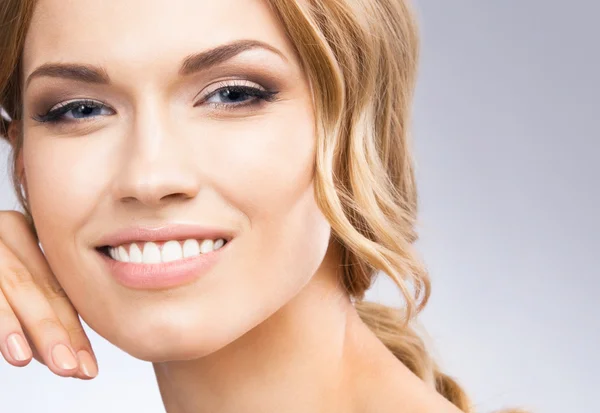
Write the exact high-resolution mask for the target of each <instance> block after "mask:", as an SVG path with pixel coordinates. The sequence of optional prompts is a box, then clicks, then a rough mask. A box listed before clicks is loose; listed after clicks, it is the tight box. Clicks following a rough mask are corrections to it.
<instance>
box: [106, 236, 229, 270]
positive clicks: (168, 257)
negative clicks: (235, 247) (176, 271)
mask: <svg viewBox="0 0 600 413" xmlns="http://www.w3.org/2000/svg"><path fill="white" fill-rule="evenodd" d="M225 243H226V241H225V240H224V239H222V238H219V239H217V240H214V241H213V240H211V239H205V240H202V241H201V242H198V241H197V240H195V239H188V240H185V242H183V244H182V243H181V242H179V241H175V240H173V241H167V242H165V243H164V244H163V245H162V247H159V246H158V245H157V244H156V243H154V242H145V243H143V245H142V246H141V249H140V246H138V244H136V243H132V244H124V245H120V246H118V247H110V248H108V254H109V255H110V257H111V258H112V259H114V260H116V261H120V262H131V263H137V264H141V263H143V264H158V263H161V262H171V261H177V260H181V259H184V258H188V257H195V256H198V255H201V254H206V253H209V252H212V251H216V250H218V249H220V248H221V247H223V245H225ZM140 244H141V243H140Z"/></svg>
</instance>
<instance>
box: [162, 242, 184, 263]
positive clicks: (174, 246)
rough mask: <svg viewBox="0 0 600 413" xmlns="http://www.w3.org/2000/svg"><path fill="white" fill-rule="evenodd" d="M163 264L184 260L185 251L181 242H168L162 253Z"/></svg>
mask: <svg viewBox="0 0 600 413" xmlns="http://www.w3.org/2000/svg"><path fill="white" fill-rule="evenodd" d="M160 255H161V258H162V262H170V261H177V260H180V259H181V258H183V251H182V249H181V244H180V243H179V241H169V242H166V243H165V244H164V245H163V247H162V250H161V252H160Z"/></svg>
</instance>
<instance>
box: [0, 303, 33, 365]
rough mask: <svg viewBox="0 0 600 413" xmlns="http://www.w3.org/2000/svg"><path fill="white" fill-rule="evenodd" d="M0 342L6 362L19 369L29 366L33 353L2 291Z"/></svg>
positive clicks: (0, 349)
mask: <svg viewBox="0 0 600 413" xmlns="http://www.w3.org/2000/svg"><path fill="white" fill-rule="evenodd" d="M0 340H1V341H0V352H1V353H2V356H3V357H4V359H5V360H6V361H8V362H9V363H10V364H12V365H13V366H17V367H23V366H26V365H28V364H29V362H30V361H31V357H32V356H33V353H32V351H31V348H30V347H29V343H27V339H26V338H25V334H24V332H23V329H22V328H21V323H19V320H18V319H17V316H16V315H15V313H14V312H13V310H12V308H10V305H8V301H6V297H4V294H2V291H0Z"/></svg>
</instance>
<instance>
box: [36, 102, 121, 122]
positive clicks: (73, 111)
mask: <svg viewBox="0 0 600 413" xmlns="http://www.w3.org/2000/svg"><path fill="white" fill-rule="evenodd" d="M114 113H115V112H114V111H113V110H112V109H111V108H109V107H108V106H106V105H104V104H103V103H100V102H97V101H94V100H74V101H71V102H66V103H60V104H58V105H56V106H54V107H53V108H52V109H50V110H49V111H48V112H46V113H45V114H42V115H37V116H34V119H35V120H37V121H38V122H42V123H44V122H49V123H61V122H81V121H85V120H86V119H91V118H94V117H96V116H99V115H104V116H110V115H114Z"/></svg>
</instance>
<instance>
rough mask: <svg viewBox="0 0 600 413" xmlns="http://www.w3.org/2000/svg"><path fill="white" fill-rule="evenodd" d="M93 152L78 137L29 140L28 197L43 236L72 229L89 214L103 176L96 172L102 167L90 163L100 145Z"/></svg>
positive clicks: (26, 162)
mask: <svg viewBox="0 0 600 413" xmlns="http://www.w3.org/2000/svg"><path fill="white" fill-rule="evenodd" d="M28 141H29V142H31V143H29V142H28ZM91 152H92V148H91V145H88V146H87V147H86V145H82V141H77V139H73V140H71V141H68V140H52V139H51V138H44V137H41V139H39V140H37V139H36V137H30V138H29V139H26V143H25V145H24V148H23V162H24V168H25V173H26V177H27V189H28V198H29V203H30V206H31V212H32V215H33V218H34V219H35V223H36V227H37V229H38V231H39V232H40V237H41V236H42V234H44V233H46V232H56V233H57V234H60V233H63V232H65V231H71V232H72V231H74V230H76V229H77V228H79V227H80V226H82V225H84V223H85V222H86V219H87V218H89V217H90V215H91V213H92V210H93V208H94V205H95V204H96V203H97V202H98V195H99V194H98V192H99V191H101V189H100V187H99V184H100V181H101V175H102V174H99V173H94V172H93V171H98V170H99V169H96V167H95V165H93V164H92V162H90V160H93V159H98V157H99V155H98V152H97V148H96V151H95V154H94V153H91ZM100 170H101V169H100ZM71 235H72V234H71Z"/></svg>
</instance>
